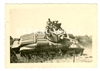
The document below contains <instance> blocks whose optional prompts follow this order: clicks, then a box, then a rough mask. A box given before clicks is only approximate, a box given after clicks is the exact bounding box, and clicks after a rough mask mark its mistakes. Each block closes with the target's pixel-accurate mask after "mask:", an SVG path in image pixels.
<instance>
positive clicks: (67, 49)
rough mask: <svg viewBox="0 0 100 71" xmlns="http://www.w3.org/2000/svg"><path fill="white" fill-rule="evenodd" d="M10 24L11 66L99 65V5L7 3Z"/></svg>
mask: <svg viewBox="0 0 100 71" xmlns="http://www.w3.org/2000/svg"><path fill="white" fill-rule="evenodd" d="M6 24H7V25H6V28H7V30H6V33H7V34H6V37H7V46H9V48H8V47H7V49H6V51H7V53H6V54H7V55H6V56H7V59H6V60H7V62H8V63H9V64H19V65H20V64H22V63H27V64H29V63H31V64H35V63H41V64H45V63H52V64H53V63H54V64H55V63H58V64H60V63H64V65H65V64H66V65H67V63H71V64H74V65H75V64H77V63H80V64H81V63H89V64H90V65H91V63H94V65H95V63H96V58H97V57H96V54H97V53H96V48H97V4H23V5H17V4H12V5H10V4H6ZM87 65H88V64H87ZM92 65H93V64H92ZM84 66H85V64H84ZM27 67H28V65H27Z"/></svg>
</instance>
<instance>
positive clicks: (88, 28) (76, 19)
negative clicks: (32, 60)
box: [10, 4, 97, 37]
mask: <svg viewBox="0 0 100 71" xmlns="http://www.w3.org/2000/svg"><path fill="white" fill-rule="evenodd" d="M48 18H50V19H51V20H58V21H59V22H60V23H62V25H61V26H62V28H64V29H65V30H66V31H67V33H73V34H74V35H92V30H93V28H94V25H95V24H97V6H96V5H95V4H94V5H71V4H68V5H34V6H32V7H29V6H27V7H24V8H15V9H11V10H10V35H11V36H12V37H20V36H21V35H23V34H25V33H31V32H34V31H35V30H37V31H38V30H40V31H42V30H44V29H45V26H46V22H47V20H48Z"/></svg>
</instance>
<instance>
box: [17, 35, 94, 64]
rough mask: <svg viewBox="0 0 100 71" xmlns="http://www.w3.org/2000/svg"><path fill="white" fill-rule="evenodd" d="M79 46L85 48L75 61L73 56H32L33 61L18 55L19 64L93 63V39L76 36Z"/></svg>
mask: <svg viewBox="0 0 100 71" xmlns="http://www.w3.org/2000/svg"><path fill="white" fill-rule="evenodd" d="M76 39H77V40H78V42H79V43H78V44H79V45H81V46H82V47H83V48H84V52H83V55H82V56H80V55H76V56H75V59H74V57H73V55H68V54H65V55H61V54H59V55H55V56H54V57H53V58H52V57H50V56H49V57H48V56H46V55H44V56H43V57H40V56H35V55H32V56H31V59H28V58H27V56H26V57H21V56H20V54H16V55H17V58H18V60H17V63H65V62H66V63H71V62H92V58H93V57H92V37H89V36H87V35H86V36H76Z"/></svg>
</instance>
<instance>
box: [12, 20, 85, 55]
mask: <svg viewBox="0 0 100 71" xmlns="http://www.w3.org/2000/svg"><path fill="white" fill-rule="evenodd" d="M74 39H75V37H74V36H73V35H68V34H67V33H66V31H65V30H64V29H63V28H62V27H61V23H59V22H58V21H51V20H50V19H48V21H47V24H46V27H45V32H37V33H34V32H33V33H30V34H25V35H22V36H21V37H20V38H19V39H18V41H16V43H17V46H14V45H13V46H12V48H13V50H14V51H15V52H16V53H20V55H21V56H25V55H29V54H31V55H32V54H33V55H43V54H47V55H52V54H57V53H60V54H65V53H67V51H69V50H75V49H76V48H77V49H78V50H79V49H80V46H77V45H76V44H77V43H76V42H75V43H74V42H73V40H74ZM72 45H76V46H72ZM81 50H82V51H83V49H81ZM82 51H81V52H82ZM77 52H78V51H76V53H77Z"/></svg>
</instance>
